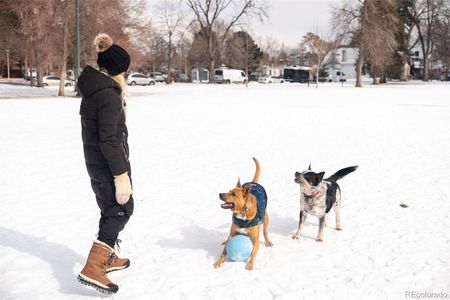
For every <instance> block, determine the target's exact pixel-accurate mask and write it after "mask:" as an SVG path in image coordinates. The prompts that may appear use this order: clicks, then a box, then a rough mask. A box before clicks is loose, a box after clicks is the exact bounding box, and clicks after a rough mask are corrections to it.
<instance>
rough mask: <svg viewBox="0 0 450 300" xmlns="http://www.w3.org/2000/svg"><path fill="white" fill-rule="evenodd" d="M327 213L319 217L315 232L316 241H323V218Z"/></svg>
mask: <svg viewBox="0 0 450 300" xmlns="http://www.w3.org/2000/svg"><path fill="white" fill-rule="evenodd" d="M326 217H327V215H324V216H323V217H322V218H319V233H318V234H317V239H316V242H322V241H323V229H324V228H325V219H326Z"/></svg>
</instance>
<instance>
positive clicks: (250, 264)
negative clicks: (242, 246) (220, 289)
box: [245, 262, 253, 271]
mask: <svg viewBox="0 0 450 300" xmlns="http://www.w3.org/2000/svg"><path fill="white" fill-rule="evenodd" d="M245 269H247V270H249V271H251V270H253V264H252V263H250V262H248V263H247V264H246V265H245Z"/></svg>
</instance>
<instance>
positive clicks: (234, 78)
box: [214, 68, 247, 83]
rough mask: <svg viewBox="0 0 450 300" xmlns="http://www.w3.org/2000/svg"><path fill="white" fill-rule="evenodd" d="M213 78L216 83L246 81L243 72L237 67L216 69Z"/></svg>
mask: <svg viewBox="0 0 450 300" xmlns="http://www.w3.org/2000/svg"><path fill="white" fill-rule="evenodd" d="M214 79H215V81H216V82H217V83H246V82H247V76H246V75H245V72H244V71H242V70H237V69H226V68H220V69H216V70H215V72H214Z"/></svg>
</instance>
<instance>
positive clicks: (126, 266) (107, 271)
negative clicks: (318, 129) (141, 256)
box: [106, 261, 130, 274]
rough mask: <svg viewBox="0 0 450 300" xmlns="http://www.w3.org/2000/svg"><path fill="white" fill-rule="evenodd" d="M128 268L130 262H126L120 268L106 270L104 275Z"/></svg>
mask: <svg viewBox="0 0 450 300" xmlns="http://www.w3.org/2000/svg"><path fill="white" fill-rule="evenodd" d="M129 266H130V261H128V263H127V264H125V265H123V266H122V267H117V268H111V269H106V274H108V273H111V272H114V271H120V270H123V269H126V268H128V267H129Z"/></svg>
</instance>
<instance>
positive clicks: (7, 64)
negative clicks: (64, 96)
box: [6, 49, 10, 80]
mask: <svg viewBox="0 0 450 300" xmlns="http://www.w3.org/2000/svg"><path fill="white" fill-rule="evenodd" d="M6 68H7V70H8V80H9V79H10V75H9V49H6Z"/></svg>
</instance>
